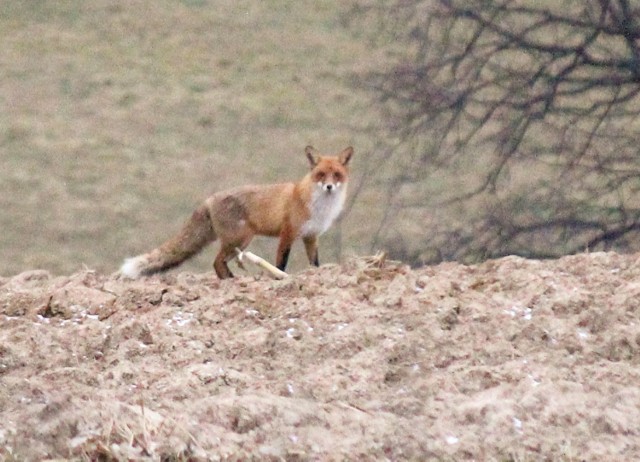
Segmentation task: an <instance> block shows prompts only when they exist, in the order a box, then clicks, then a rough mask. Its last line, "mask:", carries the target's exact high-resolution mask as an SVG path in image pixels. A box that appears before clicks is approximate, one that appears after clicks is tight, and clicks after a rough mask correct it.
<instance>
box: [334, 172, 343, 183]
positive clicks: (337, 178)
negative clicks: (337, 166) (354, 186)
mask: <svg viewBox="0 0 640 462" xmlns="http://www.w3.org/2000/svg"><path fill="white" fill-rule="evenodd" d="M334 176H335V177H336V181H342V173H338V172H336V173H335V175H334Z"/></svg>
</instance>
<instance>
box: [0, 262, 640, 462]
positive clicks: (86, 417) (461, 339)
mask: <svg viewBox="0 0 640 462" xmlns="http://www.w3.org/2000/svg"><path fill="white" fill-rule="evenodd" d="M639 317H640V260H639V257H638V256H637V255H627V256H623V255H618V254H614V253H594V254H583V255H577V256H571V257H565V258H562V259H559V260H554V261H533V260H526V259H522V258H517V257H507V258H504V259H500V260H494V261H488V262H485V263H483V264H480V265H476V266H464V265H461V264H455V263H446V264H442V265H439V266H434V267H425V268H422V269H418V270H412V269H410V268H408V267H406V266H404V265H401V264H398V263H395V262H383V261H378V260H375V259H354V260H351V261H349V262H346V263H345V264H343V265H341V266H337V265H326V266H323V267H321V268H319V269H309V270H307V271H304V272H302V273H299V274H296V275H294V276H292V277H291V278H288V279H286V280H283V281H274V280H271V279H269V278H268V277H266V276H255V275H254V276H246V275H245V276H243V277H238V278H236V279H234V280H230V281H229V280H228V281H219V280H217V279H216V278H215V276H214V275H213V274H210V273H207V274H197V275H196V274H190V273H184V272H182V273H181V272H173V273H169V274H166V275H162V276H154V277H149V278H144V279H141V280H138V281H126V280H121V279H119V278H118V277H117V276H116V275H102V274H98V273H96V272H92V271H84V272H80V273H76V274H73V275H71V276H64V277H58V276H52V275H51V274H50V273H48V272H45V271H29V272H26V273H22V274H19V275H17V276H15V277H11V278H3V279H0V459H6V460H43V459H48V458H75V459H91V460H112V459H115V460H127V459H129V460H252V459H253V460H407V459H410V460H478V461H490V460H500V461H505V460H514V461H525V460H527V461H528V460H536V461H537V460H566V461H579V460H600V461H607V460H612V461H613V460H640V388H639V384H640V368H639V367H638V365H639V358H640V320H639Z"/></svg>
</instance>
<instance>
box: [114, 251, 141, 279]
mask: <svg viewBox="0 0 640 462" xmlns="http://www.w3.org/2000/svg"><path fill="white" fill-rule="evenodd" d="M145 263H146V262H145V258H144V257H143V256H139V257H133V258H127V259H125V261H124V263H123V264H122V266H121V267H120V274H122V275H123V276H124V277H126V278H130V279H137V278H139V277H140V274H141V273H142V270H143V269H144V266H145Z"/></svg>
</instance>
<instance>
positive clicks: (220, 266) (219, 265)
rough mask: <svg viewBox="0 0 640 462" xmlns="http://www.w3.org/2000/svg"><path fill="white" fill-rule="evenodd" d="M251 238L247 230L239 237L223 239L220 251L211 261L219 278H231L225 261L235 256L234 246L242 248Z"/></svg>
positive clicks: (251, 235)
mask: <svg viewBox="0 0 640 462" xmlns="http://www.w3.org/2000/svg"><path fill="white" fill-rule="evenodd" d="M251 239H253V233H250V232H247V233H245V234H243V235H242V237H241V238H240V239H237V238H236V239H233V240H224V241H222V244H221V246H220V251H219V252H218V255H216V259H215V260H214V262H213V269H214V270H215V272H216V274H217V275H218V277H219V278H220V279H227V278H232V277H233V273H232V272H231V270H230V269H229V265H228V264H227V262H229V261H230V260H232V259H233V258H234V257H235V256H236V248H239V249H240V250H244V249H246V248H247V246H248V245H249V243H250V242H251Z"/></svg>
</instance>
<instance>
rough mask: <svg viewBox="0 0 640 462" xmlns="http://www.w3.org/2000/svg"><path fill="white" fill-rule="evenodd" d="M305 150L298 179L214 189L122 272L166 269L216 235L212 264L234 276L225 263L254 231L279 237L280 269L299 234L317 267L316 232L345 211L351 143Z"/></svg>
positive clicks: (132, 273) (220, 274) (222, 273)
mask: <svg viewBox="0 0 640 462" xmlns="http://www.w3.org/2000/svg"><path fill="white" fill-rule="evenodd" d="M305 154H306V155H307V158H308V160H309V164H310V167H311V169H310V171H309V172H308V173H307V175H305V176H304V177H303V178H302V179H301V180H300V181H299V182H298V183H281V184H272V185H252V186H244V187H239V188H235V189H231V190H228V191H221V192H218V193H216V194H214V195H213V196H211V197H209V198H208V199H206V200H205V201H204V203H203V204H202V205H201V206H200V207H198V208H197V209H196V211H195V212H194V213H193V215H192V216H191V218H190V219H189V220H188V221H187V222H186V223H185V225H184V226H183V228H182V230H181V231H180V232H179V233H178V234H177V235H176V236H175V237H173V238H171V239H169V240H168V241H166V242H165V243H164V244H162V245H161V246H160V247H158V248H157V249H155V250H152V251H151V252H149V253H146V254H143V255H139V256H137V257H134V258H130V259H127V260H125V262H124V264H123V265H122V267H121V272H122V274H123V275H125V276H127V277H131V278H135V277H138V276H140V275H147V274H153V273H157V272H160V271H164V270H167V269H169V268H172V267H174V266H177V265H179V264H180V263H182V262H184V261H185V260H187V259H188V258H190V257H192V256H193V255H195V254H196V253H198V252H199V251H200V250H202V248H204V247H205V246H206V245H207V244H209V243H211V242H213V241H214V240H216V239H217V240H220V250H219V252H218V254H217V256H216V258H215V260H214V263H213V267H214V269H215V271H216V274H217V275H218V277H220V278H227V277H232V276H233V274H232V273H231V271H230V270H229V267H228V266H227V262H228V261H229V260H230V259H231V258H233V257H234V256H235V248H236V247H238V248H240V249H245V248H246V247H247V246H248V245H249V243H250V242H251V240H252V239H253V237H254V236H255V235H263V236H272V237H278V238H279V240H280V241H279V244H278V251H277V254H276V266H277V267H278V268H280V269H281V270H284V269H285V267H286V265H287V260H288V257H289V252H290V250H291V245H292V244H293V242H294V241H295V240H296V239H297V238H299V237H300V238H302V239H303V241H304V244H305V249H306V252H307V257H308V258H309V262H310V263H311V264H314V265H316V266H317V265H318V264H319V262H318V245H317V237H318V236H319V235H320V234H322V233H324V232H325V231H326V230H327V229H328V228H329V226H331V224H332V223H333V221H334V220H335V219H336V218H337V217H338V215H339V214H340V211H341V210H342V207H343V205H344V201H345V199H346V188H347V183H348V179H349V169H348V163H349V160H350V159H351V156H352V155H353V148H351V147H349V148H346V149H345V150H343V151H342V152H341V153H340V154H338V155H337V156H321V155H319V154H318V152H317V151H316V150H315V149H314V148H313V147H311V146H307V147H306V149H305Z"/></svg>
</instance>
